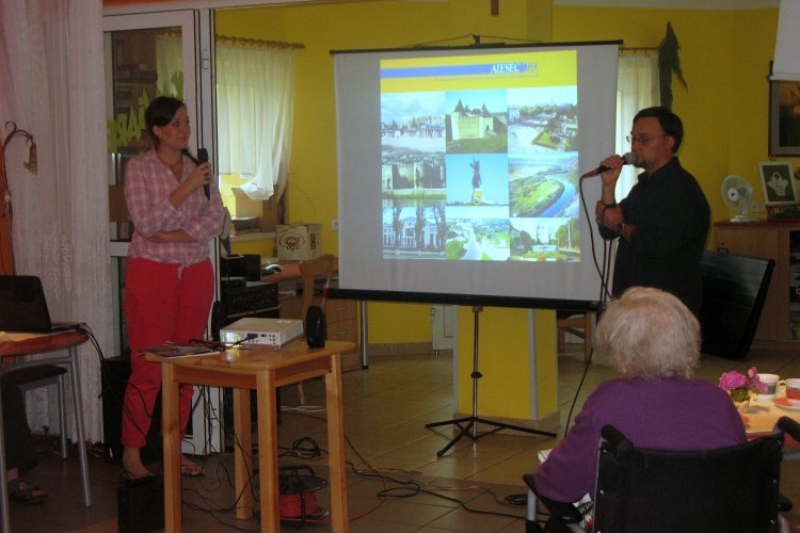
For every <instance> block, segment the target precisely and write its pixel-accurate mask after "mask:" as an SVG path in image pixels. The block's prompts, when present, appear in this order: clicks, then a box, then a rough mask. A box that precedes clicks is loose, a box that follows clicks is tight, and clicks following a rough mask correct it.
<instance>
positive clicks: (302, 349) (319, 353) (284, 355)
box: [147, 339, 355, 374]
mask: <svg viewBox="0 0 800 533" xmlns="http://www.w3.org/2000/svg"><path fill="white" fill-rule="evenodd" d="M354 346H355V345H354V343H352V342H347V341H325V346H324V347H323V348H309V347H308V345H307V344H306V342H305V341H303V340H300V339H297V340H294V341H292V342H290V343H288V344H286V345H284V346H282V347H281V349H280V350H272V349H270V348H268V347H265V346H259V347H257V348H249V347H248V348H231V349H228V350H225V351H224V352H218V353H214V354H210V355H195V356H187V357H172V358H170V357H158V356H155V355H151V354H148V355H147V359H148V360H150V361H155V362H159V363H165V364H173V365H177V366H181V367H194V368H199V369H211V370H215V371H219V372H231V373H235V374H256V373H258V372H261V371H264V370H278V369H282V368H286V367H289V366H296V365H297V364H299V363H302V362H304V361H314V360H316V359H319V358H320V357H324V356H326V355H330V354H333V353H342V352H345V351H347V350H351V351H352V350H353V347H354Z"/></svg>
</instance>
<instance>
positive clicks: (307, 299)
mask: <svg viewBox="0 0 800 533" xmlns="http://www.w3.org/2000/svg"><path fill="white" fill-rule="evenodd" d="M338 268H339V259H338V258H337V257H336V256H335V255H332V254H325V255H321V256H320V257H318V258H316V259H310V260H308V261H303V262H302V263H300V275H302V276H303V304H302V307H301V308H300V316H299V317H298V318H299V319H300V320H305V319H306V313H308V308H309V307H311V306H312V305H313V304H314V296H315V295H316V294H317V283H318V282H319V281H322V282H323V285H322V301H321V303H320V306H321V307H322V308H323V309H325V300H326V298H327V294H328V287H329V286H330V284H331V278H333V273H334V272H336V270H337V269H338ZM297 392H298V394H299V395H300V405H304V404H305V403H306V397H305V393H304V392H303V382H302V381H301V382H299V383H298V384H297Z"/></svg>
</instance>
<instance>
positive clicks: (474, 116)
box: [332, 42, 620, 307]
mask: <svg viewBox="0 0 800 533" xmlns="http://www.w3.org/2000/svg"><path fill="white" fill-rule="evenodd" d="M619 45H620V43H619V42H613V43H609V42H603V43H578V44H575V43H571V44H558V45H537V46H510V47H509V46H503V47H488V48H487V47H479V48H472V47H470V48H447V49H413V50H409V49H403V50H369V51H334V52H332V54H333V57H334V67H335V81H336V112H337V137H336V138H337V143H338V152H337V153H338V192H339V232H340V234H339V266H340V272H339V288H340V291H344V293H346V292H347V291H356V292H359V291H362V292H367V293H369V294H370V298H372V299H375V295H376V294H383V295H384V298H383V299H387V300H392V299H396V300H399V301H415V300H419V301H438V302H441V303H464V302H465V301H466V302H470V303H473V304H474V303H479V302H481V301H482V300H484V299H487V300H493V299H494V300H495V301H494V303H493V305H497V301H496V299H498V298H499V299H500V300H501V301H502V300H503V299H511V300H516V304H513V303H512V305H517V306H524V307H537V306H539V307H542V306H544V307H551V306H552V307H565V306H567V307H568V304H569V302H563V301H564V300H567V301H576V302H597V301H599V300H600V299H601V279H600V275H599V273H598V269H597V266H596V265H601V264H602V262H603V258H602V249H603V245H602V239H600V237H599V235H598V234H597V232H596V229H595V227H594V223H593V220H591V218H593V213H594V207H593V206H594V203H595V201H596V200H597V198H599V194H600V183H599V178H589V179H583V180H581V179H580V176H581V175H582V174H584V173H585V172H586V171H588V170H591V169H593V168H595V167H597V166H598V164H599V162H600V161H601V160H602V159H603V158H604V157H606V156H607V155H609V154H611V153H613V150H614V131H615V127H614V126H615V119H616V98H617V96H616V80H617V55H618V49H619ZM584 204H585V207H584ZM585 208H588V213H589V217H588V218H587V216H586V213H585V211H584V209H585ZM593 256H594V257H595V258H596V261H595V259H593ZM340 291H337V293H339V294H340V295H341V294H342V293H341V292H340ZM415 295H420V298H416V297H415ZM362 297H363V296H362ZM379 299H380V298H379ZM542 301H549V304H546V305H540V304H541V303H542ZM552 301H556V302H557V305H556V304H553V302H552ZM520 302H522V303H520Z"/></svg>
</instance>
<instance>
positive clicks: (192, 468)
mask: <svg viewBox="0 0 800 533" xmlns="http://www.w3.org/2000/svg"><path fill="white" fill-rule="evenodd" d="M181 475H182V476H186V477H202V476H204V475H206V471H205V470H203V467H202V466H200V465H195V464H185V465H181Z"/></svg>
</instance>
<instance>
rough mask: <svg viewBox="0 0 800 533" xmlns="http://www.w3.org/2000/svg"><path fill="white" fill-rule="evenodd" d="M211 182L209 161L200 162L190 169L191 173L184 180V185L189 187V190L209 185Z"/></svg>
mask: <svg viewBox="0 0 800 533" xmlns="http://www.w3.org/2000/svg"><path fill="white" fill-rule="evenodd" d="M210 183H211V163H209V162H205V163H200V164H199V165H197V167H195V169H194V170H192V173H191V174H189V177H188V178H187V179H186V181H185V182H184V185H186V186H187V187H189V190H190V191H194V190H195V189H199V188H200V187H203V186H205V185H209V184H210Z"/></svg>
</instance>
